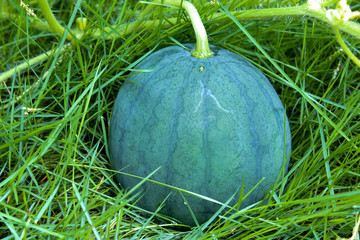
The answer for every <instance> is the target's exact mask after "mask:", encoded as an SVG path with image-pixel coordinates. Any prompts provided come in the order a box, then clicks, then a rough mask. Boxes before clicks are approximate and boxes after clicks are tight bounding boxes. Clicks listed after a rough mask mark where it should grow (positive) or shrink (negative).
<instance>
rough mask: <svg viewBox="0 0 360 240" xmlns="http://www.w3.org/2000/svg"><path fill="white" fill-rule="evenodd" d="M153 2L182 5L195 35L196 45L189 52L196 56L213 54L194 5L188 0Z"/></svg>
mask: <svg viewBox="0 0 360 240" xmlns="http://www.w3.org/2000/svg"><path fill="white" fill-rule="evenodd" d="M154 2H157V3H163V4H167V5H172V6H176V7H182V8H183V9H184V10H185V11H186V12H187V14H188V15H189V17H190V19H191V24H192V26H193V28H194V32H195V36H196V47H195V49H194V50H193V51H192V52H191V54H192V55H193V56H194V57H197V58H208V57H211V56H212V55H213V52H212V51H211V50H210V47H209V42H208V38H207V34H206V30H205V27H204V24H203V23H202V21H201V18H200V15H199V13H198V11H197V10H196V8H195V7H194V5H192V4H191V3H190V2H188V1H181V0H163V1H161V0H155V1H154Z"/></svg>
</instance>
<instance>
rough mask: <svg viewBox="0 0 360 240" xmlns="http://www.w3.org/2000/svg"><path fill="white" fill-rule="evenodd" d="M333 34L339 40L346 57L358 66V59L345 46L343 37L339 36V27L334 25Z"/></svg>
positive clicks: (359, 61)
mask: <svg viewBox="0 0 360 240" xmlns="http://www.w3.org/2000/svg"><path fill="white" fill-rule="evenodd" d="M334 30H335V35H336V39H337V41H338V42H339V44H340V46H341V47H342V49H343V50H344V52H345V53H346V54H347V55H348V57H349V58H350V59H351V60H352V61H353V62H354V63H355V64H356V65H357V66H358V67H360V60H359V59H358V58H357V57H356V56H355V55H354V54H353V53H352V52H351V50H350V49H349V48H348V47H347V46H346V43H345V42H344V40H343V38H342V37H341V34H340V31H339V28H338V27H337V26H336V25H334Z"/></svg>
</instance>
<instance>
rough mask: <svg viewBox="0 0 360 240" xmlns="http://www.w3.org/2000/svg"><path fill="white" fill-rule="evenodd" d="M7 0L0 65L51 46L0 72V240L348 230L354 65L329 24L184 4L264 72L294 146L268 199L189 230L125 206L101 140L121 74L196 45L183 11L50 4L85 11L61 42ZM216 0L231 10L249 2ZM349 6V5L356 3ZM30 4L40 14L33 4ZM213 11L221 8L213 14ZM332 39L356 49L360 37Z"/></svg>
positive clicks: (294, 235) (359, 167)
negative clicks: (180, 46)
mask: <svg viewBox="0 0 360 240" xmlns="http://www.w3.org/2000/svg"><path fill="white" fill-rule="evenodd" d="M11 2H12V1H1V2H0V4H1V7H0V8H3V9H5V8H7V7H8V6H11V7H10V8H11V11H12V12H13V13H14V15H12V16H10V17H9V16H5V13H2V14H1V15H0V72H2V73H5V72H7V71H9V70H10V69H11V68H14V67H16V66H18V67H19V66H20V64H21V63H29V61H30V60H31V59H32V58H34V57H36V56H38V55H40V54H43V53H45V52H48V51H50V50H53V51H51V52H49V56H48V57H45V58H44V59H43V60H42V61H41V63H38V64H35V65H31V66H29V67H25V68H24V69H22V70H19V71H14V72H13V73H12V74H11V75H10V77H8V78H6V79H4V80H2V81H1V82H0V102H1V105H0V222H2V223H1V224H0V237H1V238H2V239H32V238H34V239H57V238H62V239H66V238H67V239H123V238H125V239H126V238H129V239H131V238H133V239H157V238H158V239H182V238H186V239H231V238H233V239H336V238H350V237H351V236H352V234H353V229H354V228H355V227H356V220H357V218H358V216H357V213H358V212H359V211H360V181H359V180H360V164H359V163H360V148H359V147H360V91H359V87H360V85H359V82H360V74H359V73H360V70H359V67H358V66H356V65H355V63H354V62H353V61H351V60H350V59H349V58H348V57H347V55H346V54H345V53H344V52H343V51H341V50H340V46H339V44H338V42H337V40H336V37H335V34H334V33H333V31H332V28H331V27H329V26H328V25H326V24H324V23H323V22H321V21H319V20H314V19H311V18H307V17H306V18H305V17H304V18H281V17H278V18H276V19H268V18H267V19H264V20H256V21H251V20H247V21H237V20H236V19H235V18H233V17H232V16H231V14H230V13H229V12H227V11H225V10H224V9H223V8H222V7H221V6H212V5H211V4H208V3H207V4H205V2H206V1H204V0H203V1H196V2H195V1H194V2H195V6H196V7H197V9H198V10H199V12H200V15H201V16H202V18H203V21H204V22H205V27H206V29H207V32H208V35H209V39H210V44H214V45H217V46H220V47H223V48H227V49H229V50H231V51H234V52H236V53H238V54H240V55H242V56H243V57H245V58H247V59H249V60H250V61H252V62H253V63H254V64H255V65H256V66H257V67H259V68H260V69H261V70H262V71H263V72H264V74H265V75H267V77H268V78H269V79H270V81H271V83H272V84H273V86H274V87H275V89H276V90H277V92H278V93H279V95H280V98H281V100H282V102H283V104H284V106H285V107H286V110H287V115H288V117H289V121H290V125H291V132H292V142H293V144H292V145H293V150H292V157H291V164H290V170H289V172H288V174H287V175H286V176H285V177H284V179H283V180H282V181H281V182H280V183H279V184H278V186H274V189H278V190H276V191H275V190H272V191H270V192H269V194H268V195H267V197H266V199H267V200H268V201H269V204H268V205H265V206H261V205H259V206H253V207H251V208H246V209H239V211H237V212H236V213H232V214H219V215H218V216H214V221H213V222H212V223H206V224H204V225H203V226H198V227H193V228H191V227H188V226H182V225H180V224H176V222H175V221H174V220H173V219H171V218H169V217H167V216H157V217H156V216H154V215H155V214H151V213H150V214H145V213H147V212H146V211H145V210H142V209H140V208H138V207H137V206H136V205H133V204H132V202H133V201H134V200H136V199H137V198H138V197H140V195H135V196H133V195H131V194H130V193H131V191H130V192H129V191H124V190H123V189H121V188H119V186H118V185H117V184H116V183H115V182H114V179H113V176H114V174H115V171H113V170H111V168H110V166H109V149H108V133H109V121H110V117H111V112H112V106H113V104H114V100H115V97H116V94H117V91H118V90H119V88H120V86H121V83H122V81H124V80H126V78H127V75H128V74H130V71H131V70H133V69H135V66H136V63H137V62H139V61H141V59H143V58H144V57H146V56H147V55H148V54H149V53H151V52H152V51H155V50H156V49H160V48H163V47H166V46H169V45H174V44H176V43H177V42H180V43H188V42H194V41H195V37H194V34H193V30H192V27H191V23H190V22H189V20H188V17H187V16H186V15H185V14H184V13H183V12H182V11H180V10H179V9H177V8H168V7H166V8H161V7H159V8H156V9H154V10H153V11H151V12H150V14H149V15H147V14H145V15H146V16H142V15H141V14H142V13H144V12H143V11H144V8H145V4H140V3H137V4H135V3H134V1H126V0H124V1H118V2H110V1H86V2H85V1H82V3H81V4H80V5H74V4H75V1H69V3H70V4H65V1H51V4H50V5H51V8H52V10H53V12H54V13H55V15H56V18H57V19H58V20H59V21H60V23H61V24H62V25H63V26H73V27H75V18H77V17H86V18H87V19H88V24H87V26H86V28H85V35H84V37H82V38H81V40H77V41H76V45H75V46H68V41H67V40H66V39H65V38H64V37H60V36H59V35H57V34H55V33H52V32H51V30H50V29H49V28H48V27H47V25H44V24H43V23H42V22H40V21H39V20H33V17H30V16H27V15H26V11H25V10H24V8H22V7H20V6H19V5H17V7H14V6H13V5H12V3H11ZM15 2H16V1H15ZM221 3H222V4H223V5H224V6H225V9H227V8H229V10H231V11H232V10H235V9H245V8H246V9H250V8H256V7H258V6H259V4H258V3H254V2H253V1H244V2H242V4H239V3H238V2H237V1H230V0H228V1H225V0H224V1H221ZM349 3H351V6H352V9H353V11H355V10H360V4H358V3H356V1H352V2H350V1H349ZM289 4H291V5H296V4H298V3H297V1H294V2H291V3H290V2H287V1H281V2H278V1H266V2H265V3H263V4H262V7H263V8H270V7H278V6H288V5H289ZM30 8H31V9H33V10H34V12H35V13H36V14H37V16H38V18H39V19H43V16H42V14H41V11H40V9H39V7H38V5H37V4H35V3H33V2H31V4H30ZM216 9H217V10H216ZM214 11H217V12H219V13H221V12H223V13H224V14H225V17H222V18H216V17H213V16H214V15H213V13H214ZM143 15H144V14H143ZM142 17H145V18H144V19H143V18H142ZM139 19H140V20H139ZM145 20H146V21H145ZM150 20H154V21H152V22H151V21H150ZM155 20H156V21H155ZM134 23H135V24H134ZM132 27H133V28H134V29H135V30H136V31H133V30H132V29H131V28H132ZM92 29H97V31H96V32H94V31H92ZM129 29H130V30H129ZM74 32H76V31H74ZM78 32H79V31H77V32H76V33H78ZM343 37H344V39H345V42H346V44H347V45H348V46H349V48H350V49H351V50H352V51H353V53H355V55H356V56H359V55H360V54H359V53H360V52H359V50H358V49H360V39H359V38H356V37H352V36H349V35H347V34H345V33H343ZM59 50H61V51H59ZM0 77H1V75H0ZM154 174H156V173H154ZM133 191H134V192H135V191H136V189H133ZM144 197H145V196H144ZM157 215H159V214H157ZM355 230H356V228H355ZM354 239H359V237H358V235H357V238H354Z"/></svg>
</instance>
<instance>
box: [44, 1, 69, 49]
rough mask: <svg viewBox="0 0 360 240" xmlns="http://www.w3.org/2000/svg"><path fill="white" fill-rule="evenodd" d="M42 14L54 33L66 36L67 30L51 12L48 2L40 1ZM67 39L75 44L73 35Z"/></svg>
mask: <svg viewBox="0 0 360 240" xmlns="http://www.w3.org/2000/svg"><path fill="white" fill-rule="evenodd" d="M38 2H39V6H40V9H41V12H42V13H43V14H44V18H45V19H46V21H47V22H48V24H49V26H50V27H51V29H52V30H53V31H54V32H57V33H58V34H59V35H60V36H62V35H64V32H65V28H64V27H63V26H61V25H60V23H59V22H58V21H57V20H56V18H55V16H54V14H53V13H52V11H51V8H50V6H49V3H48V1H47V0H38ZM66 39H67V40H69V41H70V42H71V44H72V45H74V44H75V41H74V38H73V37H72V35H71V34H68V35H67V36H66Z"/></svg>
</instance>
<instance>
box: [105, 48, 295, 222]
mask: <svg viewBox="0 0 360 240" xmlns="http://www.w3.org/2000/svg"><path fill="white" fill-rule="evenodd" d="M212 50H213V52H214V56H212V57H209V58H202V59H201V58H195V57H193V56H192V55H191V52H190V51H189V50H186V49H184V48H182V47H180V46H172V47H167V48H164V49H161V50H159V51H157V52H155V53H153V54H151V55H150V56H149V57H147V58H146V59H144V60H143V61H142V62H141V63H140V64H138V66H137V67H136V69H144V70H147V71H144V72H142V73H139V74H133V75H131V76H130V80H131V81H126V82H124V83H123V85H122V87H121V89H120V91H119V93H118V95H117V98H116V101H115V105H114V109H113V113H112V119H111V127H110V140H109V143H110V154H111V164H112V167H113V168H114V169H115V170H121V171H123V172H126V173H130V174H133V175H137V176H141V177H146V176H147V175H149V174H150V173H152V172H153V171H154V170H156V169H157V168H159V167H161V168H160V169H159V170H158V171H157V172H156V173H155V174H154V175H153V176H152V177H151V179H153V180H155V181H158V182H161V183H165V184H167V185H172V186H175V187H177V188H181V189H184V190H188V191H191V192H194V193H198V194H200V195H203V196H206V197H209V198H212V199H214V200H216V201H219V202H226V201H228V200H229V199H230V198H231V196H233V195H234V194H235V197H234V198H233V199H231V202H230V205H234V204H236V203H237V202H238V200H239V199H238V198H239V194H240V189H241V187H242V185H243V188H244V193H245V195H246V194H247V193H248V192H249V191H250V190H252V189H253V188H254V186H255V185H256V184H258V183H259V182H260V181H261V180H262V179H263V178H264V180H263V181H262V182H261V183H260V184H259V186H258V187H257V188H256V189H255V190H254V191H252V192H251V193H250V195H249V196H247V197H246V198H245V199H244V200H243V201H242V203H241V206H240V208H242V207H246V206H248V205H250V204H253V203H256V202H258V201H261V200H262V199H263V198H264V196H265V195H266V193H267V192H268V190H269V189H270V188H271V186H272V185H273V184H274V183H275V182H276V179H277V178H278V176H279V173H280V172H281V171H282V169H284V170H285V171H287V167H288V161H289V155H290V151H291V135H290V127H289V123H288V120H287V117H286V114H285V110H284V107H283V105H282V103H281V101H280V99H279V96H278V94H277V93H276V91H275V90H274V88H273V87H272V85H271V84H270V83H269V81H268V80H267V79H266V77H265V76H264V75H263V74H262V73H261V72H260V71H259V70H258V69H257V68H256V67H254V66H253V65H252V64H251V63H250V62H249V61H247V60H245V59H244V58H242V57H240V56H238V55H237V54H234V53H232V52H230V51H228V50H225V49H220V48H215V47H212ZM149 70H151V71H149ZM134 82H136V83H138V84H136V83H134ZM116 178H117V180H118V182H119V184H120V185H121V186H122V187H123V188H124V189H131V188H132V187H134V186H135V185H136V184H138V183H139V181H140V179H138V178H134V177H130V176H126V175H123V174H117V175H116ZM138 190H139V191H142V193H143V195H142V197H141V199H140V200H139V201H138V202H136V204H137V205H138V206H139V207H142V208H144V209H146V210H149V211H155V210H156V209H157V208H158V207H159V205H160V204H161V203H162V202H163V201H164V199H165V198H166V197H168V195H169V194H170V193H171V194H170V196H169V198H167V200H166V201H165V205H164V207H163V208H162V210H161V211H160V213H163V214H165V215H168V216H171V217H173V218H175V219H177V220H179V221H180V222H182V223H185V224H190V225H193V224H194V220H193V217H192V215H191V213H190V211H189V208H188V207H190V208H191V209H192V211H193V213H194V214H195V217H196V219H197V221H198V222H199V223H203V222H205V221H207V220H208V219H209V218H210V217H211V216H212V215H213V214H214V213H215V212H216V211H218V209H219V208H220V207H221V205H219V204H217V203H214V202H212V201H208V200H204V199H202V198H199V197H196V196H192V195H190V194H185V193H182V195H183V196H182V195H181V194H180V193H179V192H178V191H176V190H172V189H171V188H169V187H165V186H161V185H158V184H155V183H151V182H146V183H145V184H143V185H142V186H141V188H139V189H138ZM183 197H184V198H185V199H186V201H185V200H184V198H183ZM187 204H188V205H187Z"/></svg>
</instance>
